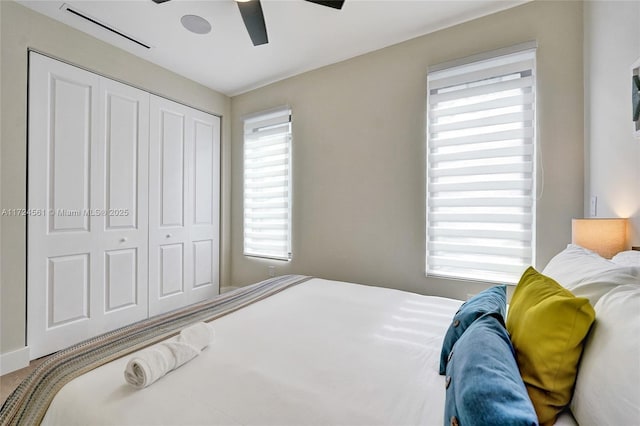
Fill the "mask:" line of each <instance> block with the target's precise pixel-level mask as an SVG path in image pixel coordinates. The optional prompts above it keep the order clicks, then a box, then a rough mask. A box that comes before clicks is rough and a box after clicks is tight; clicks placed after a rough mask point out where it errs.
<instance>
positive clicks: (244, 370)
mask: <svg viewBox="0 0 640 426" xmlns="http://www.w3.org/2000/svg"><path fill="white" fill-rule="evenodd" d="M461 303H462V302H460V301H456V300H452V299H446V298H439V297H430V296H421V295H416V294H412V293H407V292H402V291H397V290H390V289H385V288H377V287H368V286H362V285H357V284H349V283H342V282H337V281H328V280H323V279H317V278H315V279H312V280H310V281H307V282H306V283H303V284H300V285H297V286H295V287H293V288H291V289H288V290H286V291H283V292H281V293H279V294H276V295H274V296H272V297H269V298H268V299H266V300H263V301H260V302H257V303H255V304H252V305H250V306H248V307H246V308H244V309H242V310H240V311H237V312H234V313H232V314H229V315H227V316H225V317H223V318H220V319H218V320H215V321H214V322H213V323H212V324H213V325H214V326H215V330H216V340H215V342H214V344H213V345H211V346H210V347H209V348H207V349H205V350H204V351H203V352H202V353H201V354H200V356H198V357H196V358H195V359H193V360H192V361H191V362H189V363H187V364H185V365H183V366H182V367H180V368H179V369H178V370H176V371H174V372H171V373H169V374H168V375H167V376H165V377H164V378H162V379H160V380H159V381H158V382H156V383H154V384H153V385H152V386H150V387H148V388H145V389H142V390H135V389H134V388H133V387H131V386H129V385H128V384H126V383H125V381H124V378H123V371H124V368H125V364H126V363H127V361H128V359H129V358H130V356H127V357H124V358H121V359H119V360H116V361H114V362H111V363H109V364H106V365H104V366H102V367H100V368H97V369H95V370H93V371H91V372H89V373H87V374H85V375H83V376H81V377H78V378H77V379H75V380H73V381H71V382H70V383H68V384H67V385H66V386H65V387H64V388H62V389H61V390H60V392H59V393H58V394H57V396H56V397H55V399H54V400H53V402H52V404H51V406H50V407H49V410H48V412H47V414H46V416H45V418H44V421H43V424H59V425H69V426H70V425H98V424H117V425H127V424H129V425H145V424H165V425H203V424H216V425H240V424H242V425H312V424H314V425H385V424H386V425H418V424H420V425H438V426H439V425H442V424H443V410H444V399H445V388H444V377H443V376H440V375H438V371H437V369H438V362H439V356H440V348H441V345H442V338H443V335H444V333H445V331H446V329H447V327H448V325H449V322H450V320H451V318H452V316H453V315H454V313H455V312H456V310H457V309H458V308H459V306H460V304H461Z"/></svg>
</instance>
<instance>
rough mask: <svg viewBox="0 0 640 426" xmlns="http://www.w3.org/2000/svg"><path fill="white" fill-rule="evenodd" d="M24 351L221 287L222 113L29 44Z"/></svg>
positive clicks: (34, 353) (50, 346)
mask: <svg viewBox="0 0 640 426" xmlns="http://www.w3.org/2000/svg"><path fill="white" fill-rule="evenodd" d="M29 72H30V75H29V146H28V155H29V158H28V208H29V214H30V215H29V217H28V222H27V234H28V240H27V281H28V283H27V291H28V294H27V315H28V318H27V324H28V325H27V341H28V345H29V347H30V356H31V358H32V359H33V358H37V357H39V356H42V355H46V354H49V353H51V352H54V351H56V350H59V349H62V348H64V347H66V346H69V345H71V344H74V343H77V342H79V341H81V340H84V339H87V338H89V337H92V336H95V335H97V334H100V333H103V332H106V331H109V330H113V329H115V328H118V327H121V326H124V325H127V324H130V323H132V322H135V321H137V320H140V319H144V318H147V317H148V316H150V315H154V314H158V313H161V312H165V311H168V310H171V309H175V308H178V307H181V306H184V305H186V304H189V303H193V302H197V301H200V300H203V299H206V298H209V297H212V296H214V295H216V294H218V292H219V283H218V247H219V241H218V235H219V225H218V223H219V217H218V215H219V164H220V162H219V152H220V151H219V150H220V119H219V118H218V117H215V116H212V115H209V114H205V113H203V112H200V111H197V110H195V109H193V108H189V107H186V106H183V105H180V104H177V103H175V102H171V101H168V100H165V99H162V98H159V97H157V96H154V95H151V94H149V93H148V92H145V91H142V90H139V89H136V88H133V87H131V86H128V85H124V84H121V83H118V82H115V81H113V80H110V79H107V78H105V77H102V76H99V75H97V74H94V73H91V72H88V71H85V70H82V69H79V68H76V67H73V66H71V65H68V64H65V63H62V62H60V61H56V60H53V59H50V58H48V57H45V56H43V55H40V54H36V53H33V52H32V53H31V54H30V71H29Z"/></svg>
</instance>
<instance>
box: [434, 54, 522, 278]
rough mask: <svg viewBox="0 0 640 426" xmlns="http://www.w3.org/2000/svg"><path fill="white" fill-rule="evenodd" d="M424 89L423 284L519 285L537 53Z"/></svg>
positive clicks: (455, 71)
mask: <svg viewBox="0 0 640 426" xmlns="http://www.w3.org/2000/svg"><path fill="white" fill-rule="evenodd" d="M427 84H428V103H427V105H428V107H427V110H428V119H427V126H428V132H427V133H428V136H427V238H426V239H427V251H426V253H427V259H426V272H427V275H434V276H442V277H451V278H462V279H472V280H483V281H490V282H506V283H517V281H518V279H519V277H520V275H521V273H522V272H523V270H524V269H525V268H526V267H527V266H528V265H531V264H532V263H533V261H534V259H533V258H534V244H535V232H534V226H535V49H531V50H527V51H522V52H517V53H512V54H508V55H503V56H499V57H494V58H490V59H484V60H481V61H477V62H473V63H467V64H464V65H460V66H455V67H451V68H446V69H439V70H437V71H434V72H430V73H429V74H428V78H427Z"/></svg>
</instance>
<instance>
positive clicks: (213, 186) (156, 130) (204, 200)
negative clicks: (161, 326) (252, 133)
mask: <svg viewBox="0 0 640 426" xmlns="http://www.w3.org/2000/svg"><path fill="white" fill-rule="evenodd" d="M150 134H151V140H152V141H153V142H152V143H151V146H150V150H149V152H150V154H149V160H150V164H149V183H150V184H149V314H150V315H156V314H159V313H161V312H166V311H169V310H172V309H176V308H179V307H180V306H184V305H187V304H189V303H195V302H198V301H201V300H204V299H207V298H209V297H211V296H213V295H215V294H218V291H219V283H218V259H219V257H218V250H219V242H218V239H217V235H218V226H219V225H218V223H219V217H218V215H219V204H218V203H219V201H218V200H219V185H218V182H219V173H218V167H217V165H218V164H220V150H219V146H220V143H219V137H220V119H219V118H218V117H214V116H212V115H209V114H205V113H203V112H200V111H195V110H193V109H192V108H188V107H185V106H183V105H180V104H176V103H175V102H171V101H168V100H166V99H163V98H159V97H155V96H154V97H152V98H151V128H150Z"/></svg>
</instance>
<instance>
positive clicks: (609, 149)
mask: <svg viewBox="0 0 640 426" xmlns="http://www.w3.org/2000/svg"><path fill="white" fill-rule="evenodd" d="M639 58H640V2H638V1H626V2H623V1H616V2H607V1H590V2H585V6H584V70H585V71H584V73H585V74H584V76H585V84H584V86H585V144H586V146H587V150H586V154H587V158H586V162H585V165H586V168H587V174H586V179H585V210H584V213H585V217H588V216H589V200H590V198H591V196H597V197H598V212H597V216H598V217H631V218H632V220H630V221H629V223H630V225H631V226H630V229H629V231H630V232H629V233H630V237H631V242H632V244H633V245H636V246H638V245H640V139H636V138H634V137H633V134H632V122H631V91H630V88H631V81H630V79H631V64H633V63H634V61H636V60H637V59H639Z"/></svg>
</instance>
